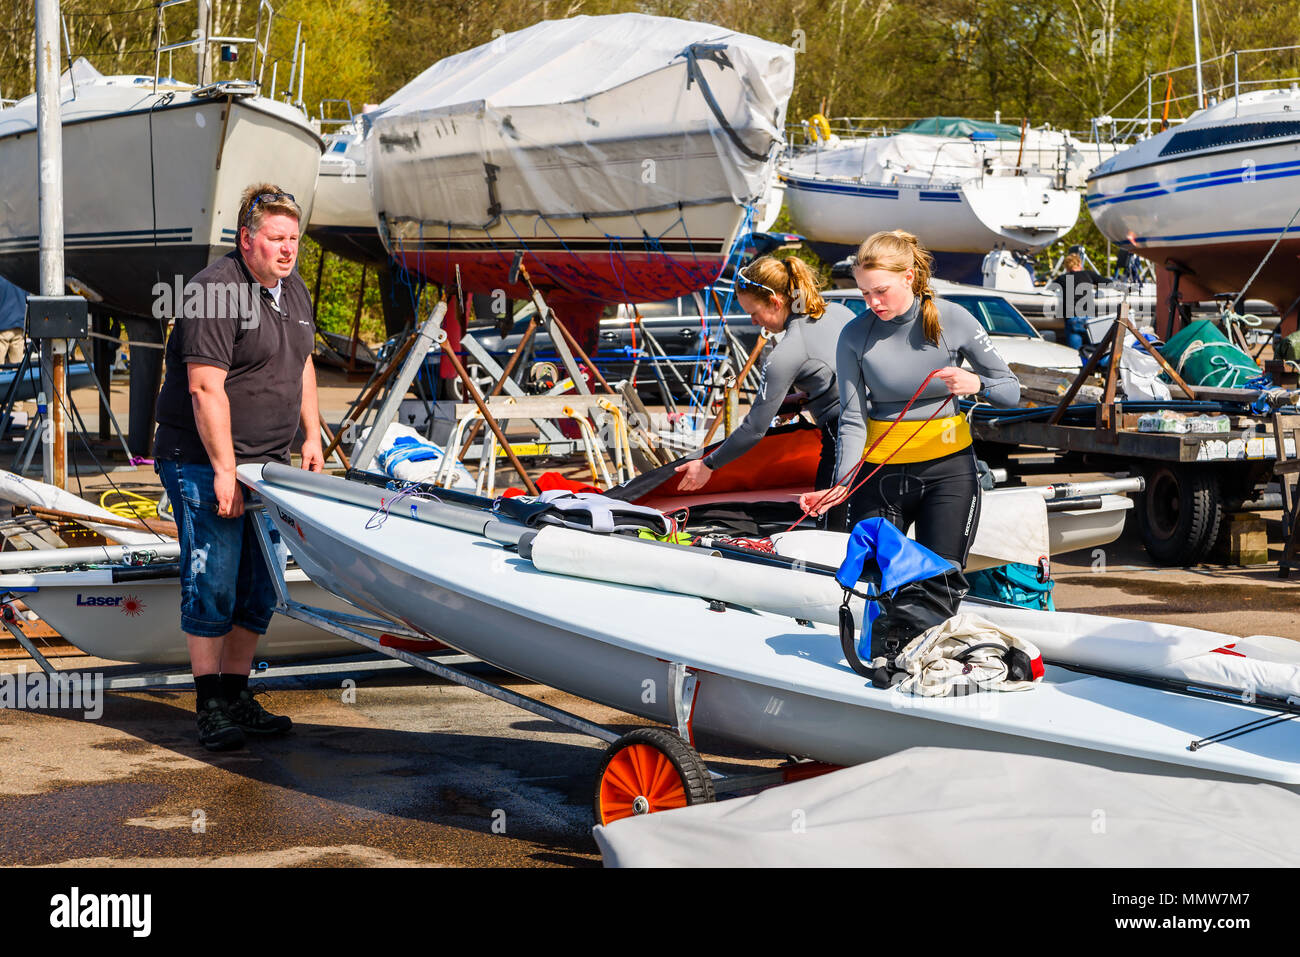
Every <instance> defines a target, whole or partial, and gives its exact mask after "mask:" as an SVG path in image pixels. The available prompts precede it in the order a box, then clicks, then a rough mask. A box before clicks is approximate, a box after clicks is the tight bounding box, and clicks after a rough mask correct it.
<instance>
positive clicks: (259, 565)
mask: <svg viewBox="0 0 1300 957" xmlns="http://www.w3.org/2000/svg"><path fill="white" fill-rule="evenodd" d="M154 468H155V469H156V471H157V472H158V476H159V478H161V479H162V484H163V488H165V489H166V490H167V498H168V499H169V500H170V501H171V503H172V511H173V513H174V516H175V518H176V527H177V528H178V530H179V531H180V542H181V556H180V566H181V631H183V632H185V634H187V635H194V636H196V637H199V638H220V637H221V636H222V635H224V634H226V633H227V632H228V631H230V629H231V626H233V625H239V626H240V627H241V628H247V629H248V630H249V631H251V632H253V633H254V634H258V635H263V634H266V628H267V626H268V625H269V624H270V623H271V615H272V613H273V611H274V609H275V586H274V585H273V584H272V581H271V573H270V571H269V570H268V569H267V566H266V560H265V559H264V558H263V557H262V549H261V547H260V546H259V545H258V543H257V532H256V531H255V529H254V527H253V522H255V521H260V518H258V517H257V516H256V515H254V514H250V513H248V512H245V513H244V514H243V515H242V516H241V517H240V518H221V517H220V516H218V515H217V495H216V491H215V490H214V489H213V487H212V482H213V479H214V478H215V477H216V473H215V472H214V471H213V470H212V466H210V465H195V464H192V463H188V462H172V461H167V460H161V459H160V460H159V461H158V462H157V464H156V465H155V466H154ZM240 490H241V491H242V492H243V494H244V505H245V506H248V505H249V504H251V503H253V502H256V501H257V499H256V497H255V496H254V495H253V493H251V492H250V491H249V490H248V489H246V488H244V487H243V486H240ZM271 534H272V539H271V540H272V542H277V541H278V539H279V535H278V533H276V532H275V531H274V530H272V533H271Z"/></svg>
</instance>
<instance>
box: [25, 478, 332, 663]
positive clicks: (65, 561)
mask: <svg viewBox="0 0 1300 957" xmlns="http://www.w3.org/2000/svg"><path fill="white" fill-rule="evenodd" d="M0 503H9V504H12V505H20V506H26V507H41V508H47V509H57V510H59V511H63V512H67V513H70V514H75V515H79V516H84V518H83V519H82V520H81V524H83V525H85V526H86V527H87V528H89V529H91V530H93V531H97V532H99V533H100V534H102V535H103V536H104V537H105V538H108V539H110V540H112V541H116V542H118V543H119V544H117V545H95V546H87V547H78V548H49V549H33V550H30V551H8V552H4V553H3V554H0V600H4V601H13V600H19V601H22V602H23V604H25V605H26V606H27V607H28V608H29V609H31V610H32V611H33V612H35V613H36V614H37V615H38V616H39V617H40V618H41V619H42V620H43V621H44V622H45V623H46V624H47V625H49V626H50V627H51V628H53V629H54V630H55V631H57V632H58V633H59V635H60V636H61V637H62V638H63V639H64V640H65V641H67V642H68V643H69V644H71V645H73V646H75V647H76V648H78V649H80V650H81V651H82V652H84V653H85V654H88V655H94V656H95V657H97V658H105V659H107V660H109V661H122V662H133V663H138V664H154V665H178V664H184V663H186V662H188V661H189V651H188V650H187V649H186V646H185V636H184V635H183V634H182V633H181V631H180V627H179V626H180V571H179V568H178V566H177V564H176V561H177V559H178V558H179V556H180V543H178V542H177V541H176V540H175V539H172V538H169V537H167V536H165V535H162V534H158V533H153V532H143V531H135V530H132V529H128V528H120V527H117V526H116V525H108V524H103V523H101V522H96V521H95V520H96V519H109V520H110V521H112V520H115V519H116V518H117V516H115V515H114V514H113V513H112V512H110V511H108V510H107V509H104V508H100V507H99V506H98V505H95V504H93V503H92V502H87V501H86V500H85V499H83V498H79V497H78V496H76V495H73V494H72V493H71V492H67V491H65V490H63V489H60V488H56V487H55V486H53V485H48V484H46V483H44V482H38V481H36V480H34V479H30V478H26V477H24V476H21V475H16V474H14V473H13V472H6V471H4V470H3V469H0ZM285 577H286V579H287V582H288V585H289V590H290V593H291V594H292V595H293V597H294V598H295V599H296V600H298V601H302V602H305V603H309V604H318V605H321V606H323V607H325V608H327V609H331V610H334V611H339V612H345V613H346V612H351V611H355V608H353V607H352V606H351V605H349V604H347V603H346V602H344V601H342V600H341V599H338V598H335V597H334V596H333V595H331V594H329V593H328V592H326V591H324V590H323V589H321V588H320V587H318V586H317V585H314V584H313V583H312V582H311V581H310V580H309V579H308V578H307V576H306V575H305V574H304V573H303V572H302V570H301V569H298V568H290V569H289V570H288V571H287V572H285ZM355 650H356V646H355V645H354V644H352V643H350V642H348V641H346V640H345V639H342V638H339V637H337V636H335V635H331V634H329V633H328V632H325V631H321V630H320V629H318V628H313V627H312V626H310V625H307V624H304V623H303V622H300V621H293V620H292V619H283V618H277V619H274V620H273V621H272V623H271V628H270V629H269V630H268V632H267V636H266V637H265V638H264V639H263V641H262V643H261V648H260V655H259V659H265V660H276V661H278V660H284V659H292V658H306V657H315V656H323V655H342V654H349V653H353V652H355Z"/></svg>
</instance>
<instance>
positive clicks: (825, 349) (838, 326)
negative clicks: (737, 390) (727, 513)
mask: <svg viewBox="0 0 1300 957" xmlns="http://www.w3.org/2000/svg"><path fill="white" fill-rule="evenodd" d="M853 319H854V316H853V312H852V311H851V310H850V309H848V308H847V307H846V306H841V305H840V304H839V303H833V302H828V303H827V304H826V311H825V312H824V313H822V315H821V318H819V319H810V318H809V317H808V316H806V315H794V316H791V317H790V319H789V320H788V321H787V322H786V326H785V332H784V334H783V335H782V337H781V341H780V342H778V343H777V344H776V345H775V346H773V348H772V351H771V353H770V354H769V355H768V357H767V361H766V362H765V363H764V364H763V374H762V385H761V387H760V388H759V393H758V397H757V399H755V401H754V404H753V406H752V407H751V408H750V410H749V414H748V415H746V416H745V421H743V422H742V423H741V424H740V426H739V427H738V428H737V429H736V431H734V432H732V433H731V435H729V436H727V440H726V441H725V442H723V443H722V444H721V445H720V446H718V447H717V448H716V449H714V450H713V451H712V452H711V453H709V454H708V455H707V456H705V458H704V464H705V465H707V466H708V467H709V468H711V469H716V468H719V467H720V466H723V465H726V464H727V463H728V462H734V461H735V460H736V459H738V458H740V457H741V456H742V455H744V454H745V453H746V452H748V451H749V450H750V449H752V448H753V447H754V446H755V445H757V444H758V441H759V439H761V438H762V437H763V436H764V435H766V434H767V429H768V426H770V425H771V424H772V419H773V418H775V417H776V414H777V410H778V409H780V408H781V403H782V402H783V401H784V400H785V397H786V396H787V395H789V393H790V391H791V390H792V389H795V390H798V391H800V392H806V393H807V394H808V400H807V402H805V403H804V409H805V410H806V411H807V412H808V413H809V414H810V415H812V417H813V420H814V421H815V422H816V423H817V424H818V425H819V426H820V427H821V429H822V434H823V442H822V456H821V464H820V465H819V467H818V470H817V476H818V480H819V481H818V485H817V487H818V488H826V487H827V485H828V484H829V483H830V481H831V480H832V479H833V478H834V467H835V449H834V445H835V435H836V426H837V422H838V420H839V416H840V390H839V388H838V387H837V386H836V383H835V363H836V355H837V349H838V346H839V340H840V334H841V333H842V332H843V331H844V329H845V328H846V327H847V326H848V325H849V324H850V323H851V322H852V321H853ZM823 476H825V478H824V479H823Z"/></svg>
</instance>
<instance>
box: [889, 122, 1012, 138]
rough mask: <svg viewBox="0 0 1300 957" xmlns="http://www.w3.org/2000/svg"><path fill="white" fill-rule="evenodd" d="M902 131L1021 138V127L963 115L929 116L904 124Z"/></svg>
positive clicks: (924, 133) (935, 134) (930, 134)
mask: <svg viewBox="0 0 1300 957" xmlns="http://www.w3.org/2000/svg"><path fill="white" fill-rule="evenodd" d="M899 132H900V133H920V134H923V135H925V136H970V135H971V134H972V133H976V132H979V133H992V134H994V135H995V136H997V138H998V139H1000V140H1019V139H1020V127H1018V126H1009V125H1008V124H1006V123H990V122H988V120H968V119H966V118H965V117H962V116H927V117H926V118H925V119H923V120H917V121H916V122H914V123H909V124H908V125H907V126H904V127H903V128H902V129H901V130H899Z"/></svg>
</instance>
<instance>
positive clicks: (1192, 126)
mask: <svg viewBox="0 0 1300 957" xmlns="http://www.w3.org/2000/svg"><path fill="white" fill-rule="evenodd" d="M1250 96H1262V95H1261V94H1250ZM1282 99H1285V100H1289V101H1290V105H1287V106H1281V107H1280V108H1279V106H1278V105H1277V104H1273V103H1271V101H1272V100H1282ZM1294 102H1295V96H1294V93H1288V92H1286V91H1275V92H1272V93H1269V94H1267V95H1266V96H1263V98H1261V99H1260V101H1259V102H1258V103H1252V102H1250V101H1249V100H1247V98H1246V97H1243V98H1242V103H1241V105H1240V106H1239V107H1235V108H1234V104H1233V101H1232V100H1228V101H1225V102H1224V103H1221V104H1219V105H1218V106H1216V107H1213V108H1211V109H1207V110H1205V111H1203V112H1202V113H1201V114H1198V115H1196V116H1193V117H1192V118H1191V119H1190V120H1189V121H1188V122H1187V123H1185V124H1183V125H1182V126H1178V127H1174V128H1172V129H1169V130H1166V131H1164V132H1162V133H1159V134H1157V135H1155V136H1153V137H1151V138H1150V139H1148V140H1144V141H1142V142H1141V143H1139V144H1137V145H1136V146H1134V147H1131V148H1130V149H1129V150H1127V151H1125V152H1124V153H1122V154H1120V155H1118V156H1117V157H1115V158H1114V159H1113V160H1111V161H1109V162H1107V163H1105V164H1103V165H1102V166H1100V167H1099V168H1098V169H1097V171H1096V172H1094V174H1093V175H1092V177H1091V178H1089V180H1088V192H1087V197H1086V200H1087V204H1088V210H1089V212H1090V213H1091V214H1092V218H1093V221H1094V222H1095V223H1096V224H1097V228H1098V229H1099V230H1100V231H1101V233H1102V234H1103V235H1104V236H1106V237H1107V238H1108V239H1110V240H1111V241H1113V242H1115V243H1118V244H1119V245H1121V246H1123V247H1124V248H1126V249H1129V250H1131V251H1133V252H1135V253H1137V254H1138V255H1140V256H1143V257H1144V258H1146V259H1149V260H1151V262H1152V263H1153V264H1155V265H1156V266H1157V267H1158V269H1159V272H1160V273H1163V274H1164V275H1163V276H1162V277H1161V278H1162V279H1163V280H1164V281H1163V282H1162V287H1163V288H1162V290H1161V293H1160V295H1159V296H1158V297H1157V298H1158V300H1159V301H1162V302H1163V301H1164V294H1165V293H1167V291H1168V288H1169V286H1170V285H1171V284H1172V283H1171V280H1170V278H1169V274H1168V270H1167V267H1168V265H1170V264H1171V263H1172V264H1176V265H1177V266H1178V267H1179V268H1180V269H1183V270H1184V271H1185V272H1184V275H1183V276H1182V277H1181V279H1180V282H1179V291H1180V294H1181V297H1182V298H1183V299H1184V300H1205V299H1209V298H1210V297H1212V296H1214V295H1216V294H1219V293H1230V292H1239V291H1240V290H1241V289H1243V288H1244V287H1245V285H1246V283H1247V281H1248V280H1250V278H1251V275H1252V274H1253V273H1254V272H1255V270H1256V268H1257V267H1260V264H1261V263H1262V262H1263V261H1264V258H1265V255H1266V254H1267V253H1268V252H1269V250H1270V248H1271V247H1272V246H1273V244H1274V242H1277V241H1278V239H1279V237H1281V241H1280V242H1279V243H1278V246H1277V248H1276V249H1275V250H1274V251H1273V253H1272V255H1271V256H1269V258H1268V261H1267V262H1266V263H1264V265H1263V267H1262V268H1261V269H1260V271H1259V275H1258V276H1257V277H1256V278H1255V279H1254V281H1253V282H1252V283H1251V285H1250V288H1249V295H1250V296H1251V298H1260V299H1266V300H1268V301H1269V302H1271V303H1273V304H1274V306H1275V307H1276V308H1277V309H1278V311H1279V313H1282V312H1285V311H1286V310H1287V309H1288V308H1289V307H1291V306H1292V303H1293V301H1294V300H1295V298H1296V296H1297V294H1300V277H1298V276H1297V272H1296V265H1295V264H1296V257H1297V256H1300V233H1298V232H1297V231H1296V227H1295V224H1294V223H1292V224H1291V229H1289V230H1288V229H1286V227H1287V225H1288V223H1287V221H1288V219H1289V218H1290V216H1291V214H1292V213H1293V212H1294V211H1295V210H1296V209H1297V207H1300V135H1298V131H1297V128H1296V126H1295V122H1294V120H1293V119H1292V118H1291V117H1293V116H1294V114H1293V113H1291V112H1290V110H1291V109H1293V107H1294ZM1265 107H1267V109H1263V108H1265ZM1252 108H1253V109H1252ZM1252 140H1254V141H1253V142H1252ZM1284 230H1285V232H1284Z"/></svg>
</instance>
